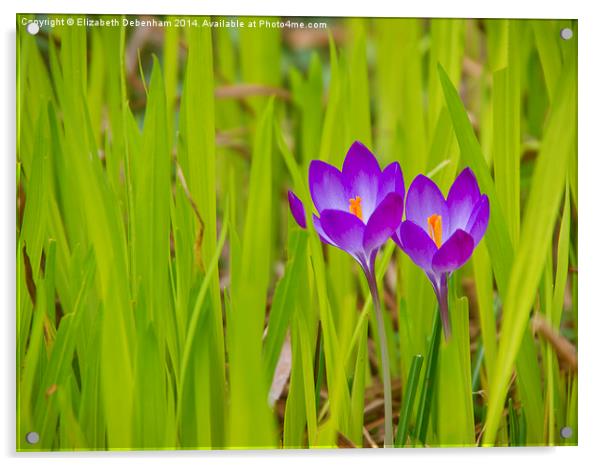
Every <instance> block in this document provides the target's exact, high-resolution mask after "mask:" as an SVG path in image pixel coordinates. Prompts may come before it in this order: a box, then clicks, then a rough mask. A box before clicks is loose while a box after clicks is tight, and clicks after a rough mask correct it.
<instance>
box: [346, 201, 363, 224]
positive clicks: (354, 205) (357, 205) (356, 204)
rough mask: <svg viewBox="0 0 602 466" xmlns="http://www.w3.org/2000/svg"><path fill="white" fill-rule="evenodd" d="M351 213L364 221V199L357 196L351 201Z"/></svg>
mask: <svg viewBox="0 0 602 466" xmlns="http://www.w3.org/2000/svg"><path fill="white" fill-rule="evenodd" d="M349 212H351V213H352V214H353V215H355V216H356V217H357V218H359V219H360V220H364V218H363V217H362V198H361V197H359V196H355V198H354V199H353V198H352V199H349Z"/></svg>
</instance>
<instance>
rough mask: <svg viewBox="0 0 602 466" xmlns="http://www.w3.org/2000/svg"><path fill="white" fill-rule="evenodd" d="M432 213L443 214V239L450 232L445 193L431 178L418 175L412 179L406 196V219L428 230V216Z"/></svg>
mask: <svg viewBox="0 0 602 466" xmlns="http://www.w3.org/2000/svg"><path fill="white" fill-rule="evenodd" d="M431 215H441V224H442V225H441V226H442V229H443V232H442V233H443V235H442V236H443V241H445V240H446V239H447V237H448V234H449V214H448V209H447V203H446V202H445V199H444V198H443V194H441V191H440V190H439V188H438V187H437V185H436V184H435V183H433V182H432V181H431V180H430V179H428V178H427V177H426V176H424V175H418V176H417V177H416V178H414V181H412V184H411V185H410V189H408V196H407V198H406V219H407V220H411V221H412V222H414V223H415V224H416V225H418V226H420V227H421V228H422V229H423V230H424V231H425V232H427V231H428V218H429V217H430V216H431Z"/></svg>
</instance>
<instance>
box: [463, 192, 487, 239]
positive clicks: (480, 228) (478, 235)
mask: <svg viewBox="0 0 602 466" xmlns="http://www.w3.org/2000/svg"><path fill="white" fill-rule="evenodd" d="M488 224H489V198H488V197H487V195H485V194H483V195H482V196H481V198H480V199H479V202H478V203H477V205H476V206H475V207H474V209H473V211H472V214H471V215H470V219H469V220H468V223H467V225H466V229H467V231H468V232H469V233H470V236H472V239H473V241H474V245H475V247H476V246H477V244H479V242H480V241H481V239H482V238H483V235H484V234H485V230H487V225H488Z"/></svg>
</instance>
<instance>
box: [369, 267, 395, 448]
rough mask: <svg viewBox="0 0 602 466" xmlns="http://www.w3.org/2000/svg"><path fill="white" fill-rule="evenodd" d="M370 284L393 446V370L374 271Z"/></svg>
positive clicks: (387, 441)
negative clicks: (390, 365)
mask: <svg viewBox="0 0 602 466" xmlns="http://www.w3.org/2000/svg"><path fill="white" fill-rule="evenodd" d="M366 277H367V278H368V285H369V287H370V293H371V295H372V305H373V306H374V313H375V314H376V323H377V327H378V340H379V346H380V360H381V370H382V375H383V391H384V396H385V442H384V447H385V448H391V447H393V403H392V401H391V371H390V369H389V351H388V348H387V333H386V331H385V321H384V318H383V313H382V309H381V306H380V299H379V297H378V287H377V285H376V277H375V276H374V274H373V273H366Z"/></svg>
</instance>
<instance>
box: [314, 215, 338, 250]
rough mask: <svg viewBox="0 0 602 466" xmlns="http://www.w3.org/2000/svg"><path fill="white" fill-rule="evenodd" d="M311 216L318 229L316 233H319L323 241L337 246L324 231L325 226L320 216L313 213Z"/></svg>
mask: <svg viewBox="0 0 602 466" xmlns="http://www.w3.org/2000/svg"><path fill="white" fill-rule="evenodd" d="M311 218H312V220H313V223H314V229H315V230H316V233H318V236H319V237H320V239H321V240H322V242H323V243H326V244H330V245H332V246H335V244H334V243H333V242H332V240H331V239H330V238H329V237H328V235H327V234H326V232H325V231H324V228H323V227H322V222H321V221H320V218H319V217H318V216H317V215H316V214H313V215H312V217H311Z"/></svg>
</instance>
